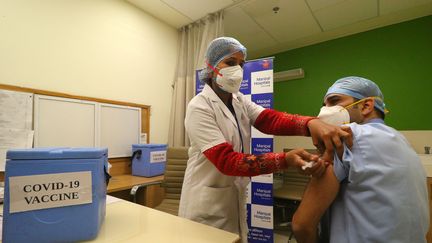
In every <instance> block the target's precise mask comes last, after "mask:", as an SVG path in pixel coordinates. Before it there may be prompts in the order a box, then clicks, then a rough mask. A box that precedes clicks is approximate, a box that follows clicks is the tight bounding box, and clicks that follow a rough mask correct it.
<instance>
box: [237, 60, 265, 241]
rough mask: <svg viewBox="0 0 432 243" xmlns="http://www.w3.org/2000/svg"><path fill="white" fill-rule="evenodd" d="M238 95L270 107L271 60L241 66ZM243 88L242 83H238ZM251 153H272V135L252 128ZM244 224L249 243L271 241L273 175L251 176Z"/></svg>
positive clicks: (251, 62)
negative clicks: (248, 97)
mask: <svg viewBox="0 0 432 243" xmlns="http://www.w3.org/2000/svg"><path fill="white" fill-rule="evenodd" d="M243 70H244V71H243V79H244V80H243V82H245V83H247V84H248V85H247V87H246V86H245V88H244V89H243V90H242V89H240V92H242V93H243V94H245V95H250V97H251V100H252V101H253V102H255V103H256V104H258V105H260V106H262V107H264V108H273V58H265V59H259V60H253V61H249V62H247V63H245V65H244V67H243ZM242 88H243V84H242ZM251 140H252V141H251V153H252V154H263V153H268V152H273V136H272V135H267V134H264V133H261V132H260V131H258V130H256V129H255V128H253V127H252V131H251ZM247 192H248V193H247V194H248V195H247V205H246V208H247V222H248V227H249V234H248V242H249V243H262V242H267V243H272V242H273V174H268V175H261V176H254V177H252V178H251V183H250V184H249V186H248V190H247Z"/></svg>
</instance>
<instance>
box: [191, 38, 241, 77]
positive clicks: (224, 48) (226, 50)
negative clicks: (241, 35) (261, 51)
mask: <svg viewBox="0 0 432 243" xmlns="http://www.w3.org/2000/svg"><path fill="white" fill-rule="evenodd" d="M239 51H241V52H242V53H243V55H244V56H245V59H246V47H244V46H243V45H242V44H241V43H240V42H239V41H238V40H236V39H234V38H232V37H219V38H216V39H214V40H212V42H210V44H209V46H208V47H207V53H206V56H205V61H206V62H207V64H209V65H211V66H212V67H214V68H215V67H216V66H217V65H218V64H219V63H220V62H221V61H222V60H223V59H224V58H226V57H228V56H230V55H232V54H234V53H236V52H239ZM207 64H206V67H205V68H204V69H203V70H201V71H200V72H199V79H200V80H201V82H207V81H208V80H209V79H210V78H211V77H212V74H213V69H212V68H210V67H209V66H208V65H207Z"/></svg>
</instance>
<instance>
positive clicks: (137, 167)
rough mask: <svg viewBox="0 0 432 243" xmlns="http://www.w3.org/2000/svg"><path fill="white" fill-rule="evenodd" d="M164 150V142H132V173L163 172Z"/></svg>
mask: <svg viewBox="0 0 432 243" xmlns="http://www.w3.org/2000/svg"><path fill="white" fill-rule="evenodd" d="M166 151H167V145H166V144H133V145H132V152H133V156H132V175H136V176H145V177H152V176H157V175H162V174H163V173H164V172H165V164H166Z"/></svg>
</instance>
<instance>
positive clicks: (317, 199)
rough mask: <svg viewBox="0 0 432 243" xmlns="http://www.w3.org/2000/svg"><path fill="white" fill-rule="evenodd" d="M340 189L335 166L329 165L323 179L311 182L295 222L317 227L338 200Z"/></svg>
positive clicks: (315, 179)
mask: <svg viewBox="0 0 432 243" xmlns="http://www.w3.org/2000/svg"><path fill="white" fill-rule="evenodd" d="M339 187H340V184H339V181H338V179H337V178H336V176H335V174H334V172H333V166H332V165H329V166H328V167H327V169H326V171H325V173H324V174H323V175H322V176H321V177H319V178H314V177H313V178H312V179H311V180H310V182H309V184H308V186H307V187H306V190H305V192H304V195H303V198H302V201H301V203H300V206H299V208H298V209H297V211H296V213H295V215H294V220H295V221H296V222H297V223H299V224H302V225H303V226H307V227H317V225H318V223H319V221H320V219H321V216H322V215H323V214H324V212H325V211H326V210H327V208H328V207H329V206H330V204H331V203H332V202H333V200H334V199H335V198H336V196H337V194H338V191H339Z"/></svg>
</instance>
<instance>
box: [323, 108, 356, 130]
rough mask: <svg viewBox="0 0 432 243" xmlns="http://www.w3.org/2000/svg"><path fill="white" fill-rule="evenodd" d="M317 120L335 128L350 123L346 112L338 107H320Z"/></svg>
mask: <svg viewBox="0 0 432 243" xmlns="http://www.w3.org/2000/svg"><path fill="white" fill-rule="evenodd" d="M318 118H319V119H320V120H321V121H323V122H325V123H328V124H331V125H335V126H340V125H344V124H348V123H350V115H349V113H348V110H347V109H345V108H344V107H342V106H339V105H335V106H330V107H327V106H323V107H321V110H320V113H319V114H318Z"/></svg>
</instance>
